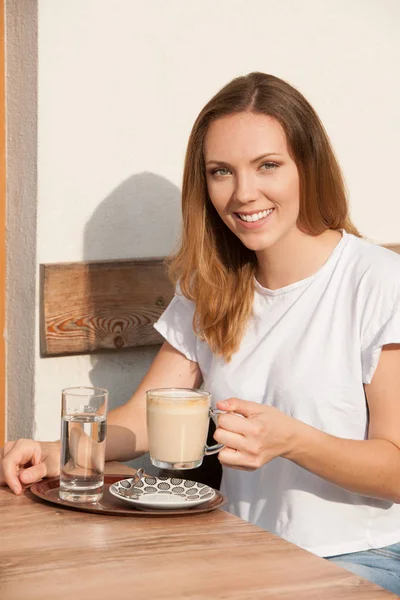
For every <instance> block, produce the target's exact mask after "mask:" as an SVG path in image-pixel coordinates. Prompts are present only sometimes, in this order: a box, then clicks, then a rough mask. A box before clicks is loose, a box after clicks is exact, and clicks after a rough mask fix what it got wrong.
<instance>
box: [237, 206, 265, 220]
mask: <svg viewBox="0 0 400 600" xmlns="http://www.w3.org/2000/svg"><path fill="white" fill-rule="evenodd" d="M273 210H274V209H273V208H268V209H266V210H260V211H258V212H253V213H235V214H236V215H237V216H238V217H239V219H240V220H241V221H244V222H245V223H255V222H257V221H260V220H261V219H265V218H266V217H268V215H270V214H271V213H272V211H273Z"/></svg>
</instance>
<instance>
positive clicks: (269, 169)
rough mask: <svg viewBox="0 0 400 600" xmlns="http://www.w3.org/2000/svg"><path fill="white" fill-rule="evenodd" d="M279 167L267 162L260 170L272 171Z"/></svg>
mask: <svg viewBox="0 0 400 600" xmlns="http://www.w3.org/2000/svg"><path fill="white" fill-rule="evenodd" d="M278 166H279V165H277V164H276V163H274V162H265V163H263V164H262V165H261V166H260V169H262V170H263V171H271V170H272V169H275V168H277V167H278Z"/></svg>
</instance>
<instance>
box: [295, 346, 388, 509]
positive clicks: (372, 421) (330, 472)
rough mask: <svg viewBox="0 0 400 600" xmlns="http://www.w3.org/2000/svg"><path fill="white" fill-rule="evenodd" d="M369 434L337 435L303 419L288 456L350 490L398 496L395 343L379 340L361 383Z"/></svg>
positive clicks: (383, 496)
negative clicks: (373, 365) (369, 373)
mask: <svg viewBox="0 0 400 600" xmlns="http://www.w3.org/2000/svg"><path fill="white" fill-rule="evenodd" d="M365 394H366V397H367V402H368V408H369V430H368V440H363V441H356V440H346V439H342V438H337V437H334V436H331V435H328V434H326V433H323V432H321V431H318V430H317V429H314V428H312V427H309V426H307V425H303V424H301V425H303V426H302V427H301V428H300V429H299V438H298V442H297V443H295V444H294V445H293V449H292V450H291V451H290V452H288V454H287V458H289V459H290V460H293V461H294V462H295V463H297V464H299V465H300V466H302V467H304V468H306V469H308V470H309V471H312V472H313V473H315V474H316V475H319V476H320V477H323V478H324V479H327V480H328V481H331V482H332V483H335V484H337V485H339V486H341V487H343V488H345V489H348V490H350V491H352V492H356V493H359V494H363V495H365V496H370V497H373V498H381V499H384V500H390V501H392V502H397V503H398V502H400V344H390V345H388V346H384V347H383V349H382V353H381V357H380V360H379V364H378V367H377V369H376V372H375V374H374V377H373V379H372V381H371V383H370V384H369V385H365Z"/></svg>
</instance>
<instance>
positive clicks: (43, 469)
mask: <svg viewBox="0 0 400 600" xmlns="http://www.w3.org/2000/svg"><path fill="white" fill-rule="evenodd" d="M46 475H47V466H46V463H45V462H41V463H39V464H38V465H34V466H33V467H29V468H28V469H23V470H21V471H20V472H19V475H18V477H19V480H20V482H21V483H23V484H24V485H29V484H31V483H35V482H36V481H40V479H43V477H46Z"/></svg>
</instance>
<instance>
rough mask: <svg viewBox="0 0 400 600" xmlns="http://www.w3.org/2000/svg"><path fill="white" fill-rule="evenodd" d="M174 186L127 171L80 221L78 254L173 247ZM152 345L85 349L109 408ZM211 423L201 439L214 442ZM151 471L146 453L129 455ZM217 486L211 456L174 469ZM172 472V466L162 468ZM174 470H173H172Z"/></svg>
mask: <svg viewBox="0 0 400 600" xmlns="http://www.w3.org/2000/svg"><path fill="white" fill-rule="evenodd" d="M180 196H181V193H180V190H179V188H178V187H176V186H175V185H174V184H172V183H171V182H170V181H168V180H167V179H165V178H164V177H161V176H160V175H155V174H154V173H139V174H137V175H132V176H131V177H129V179H127V180H126V181H124V182H123V183H122V184H121V185H120V186H118V187H117V188H116V189H115V190H113V191H112V192H111V194H110V195H109V196H107V198H106V199H105V200H103V202H102V203H101V204H100V205H99V206H98V208H97V209H96V211H95V212H94V214H93V216H92V217H91V219H90V221H89V222H88V223H87V225H86V227H85V235H84V259H85V260H108V259H116V258H149V257H155V256H167V255H168V254H169V253H170V252H171V251H172V250H173V249H174V247H175V245H176V243H177V240H178V237H179V234H180V229H181V212H180ZM158 350H159V347H158V346H147V347H146V346H145V347H140V348H134V349H130V350H124V351H119V352H116V351H113V352H109V353H104V354H92V355H90V359H91V364H92V368H91V371H90V380H91V382H92V384H93V385H94V386H98V387H105V388H107V389H108V390H109V392H110V409H112V408H115V407H117V406H120V405H121V404H124V403H125V402H126V401H127V400H128V399H129V398H130V397H131V395H132V394H133V392H134V391H135V390H136V388H137V387H138V385H139V383H140V382H141V380H142V379H143V377H144V375H145V374H146V372H147V371H148V369H149V367H150V365H151V362H152V361H153V358H154V357H155V355H156V353H157V352H158ZM214 429H215V428H214V425H213V423H212V425H211V429H210V432H209V436H208V441H207V443H208V444H209V445H211V444H214V443H215V440H214V439H213V431H214ZM128 464H129V465H131V466H133V467H137V466H138V465H140V466H143V467H144V468H145V470H146V471H147V473H149V474H154V475H157V474H159V473H160V470H159V469H157V468H155V467H153V466H152V465H151V463H150V460H149V458H148V455H146V456H144V457H140V458H138V459H136V460H133V461H129V463H128ZM178 473H180V474H181V476H182V477H185V478H187V479H194V480H196V481H201V482H204V483H207V484H209V485H211V486H212V487H215V488H219V486H220V480H221V465H220V463H219V461H218V458H217V457H216V456H208V457H205V459H204V461H203V465H202V466H201V467H200V468H198V469H194V470H190V471H175V472H174V474H175V475H176V474H178ZM163 474H168V475H172V472H167V471H163ZM178 476H179V475H178Z"/></svg>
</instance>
